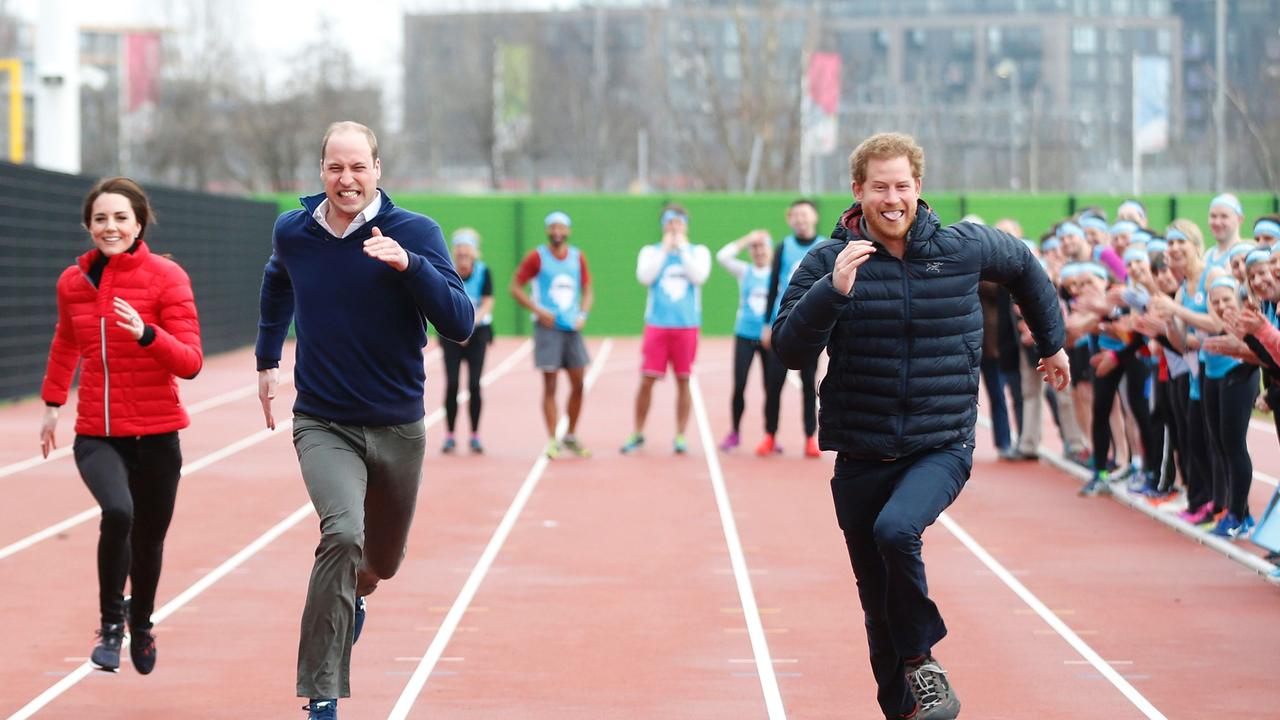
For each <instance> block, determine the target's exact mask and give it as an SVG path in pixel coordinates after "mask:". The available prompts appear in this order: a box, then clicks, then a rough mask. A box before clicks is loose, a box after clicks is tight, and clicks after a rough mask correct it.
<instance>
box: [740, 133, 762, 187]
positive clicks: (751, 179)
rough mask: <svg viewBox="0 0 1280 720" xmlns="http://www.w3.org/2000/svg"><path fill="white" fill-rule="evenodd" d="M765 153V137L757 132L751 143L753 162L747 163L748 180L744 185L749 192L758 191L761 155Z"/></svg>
mask: <svg viewBox="0 0 1280 720" xmlns="http://www.w3.org/2000/svg"><path fill="white" fill-rule="evenodd" d="M763 154H764V138H762V137H760V133H756V139H755V141H753V142H752V143H751V163H750V164H749V165H747V181H746V183H745V184H744V187H743V190H745V191H746V192H748V193H753V192H755V191H756V180H757V179H759V177H760V156H761V155H763Z"/></svg>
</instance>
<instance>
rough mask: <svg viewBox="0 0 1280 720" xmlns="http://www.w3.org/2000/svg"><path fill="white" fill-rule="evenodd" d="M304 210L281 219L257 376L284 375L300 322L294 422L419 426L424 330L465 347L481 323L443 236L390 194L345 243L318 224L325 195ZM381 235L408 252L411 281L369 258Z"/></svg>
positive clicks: (264, 301) (265, 284)
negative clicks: (284, 354) (368, 246)
mask: <svg viewBox="0 0 1280 720" xmlns="http://www.w3.org/2000/svg"><path fill="white" fill-rule="evenodd" d="M379 192H381V190H380V191H379ZM301 200H302V209H300V210H292V211H289V212H287V213H284V214H283V215H281V216H280V217H279V218H277V219H276V225H275V229H274V231H273V232H272V237H271V250H272V252H271V259H270V260H268V261H267V266H266V270H265V271H264V272H263V276H262V296H261V303H260V317H259V320H258V344H257V349H256V354H257V356H258V369H259V370H262V369H265V368H271V367H277V366H279V364H280V352H281V348H282V346H283V345H284V340H285V336H286V335H287V334H288V332H289V323H290V321H293V322H294V323H295V330H296V333H297V340H298V344H297V350H296V355H297V361H296V363H295V365H294V385H295V386H296V387H297V389H298V399H297V401H296V402H295V403H294V405H293V409H294V412H301V413H306V414H308V415H315V416H317V417H321V418H325V419H326V420H332V421H335V422H340V423H344V424H350V425H371V426H380V425H400V424H403V423H409V422H415V421H417V420H420V419H422V417H423V415H424V414H425V412H424V410H423V402H422V393H423V384H424V383H425V381H426V373H425V371H424V369H423V359H422V348H423V347H424V346H425V345H426V344H427V332H426V323H428V322H429V323H431V324H432V325H434V326H435V328H436V331H437V332H439V333H440V334H441V335H442V336H444V337H446V338H449V339H450V340H457V341H462V340H466V339H467V338H468V337H469V336H470V335H471V329H472V324H473V322H474V321H475V309H474V307H473V306H472V304H471V299H470V298H468V297H467V291H466V288H465V287H464V286H463V284H462V279H461V278H459V277H458V273H457V272H456V271H455V270H454V269H453V262H452V261H451V260H450V259H449V252H448V250H447V249H446V247H445V243H444V235H443V234H442V233H441V232H440V226H439V225H437V224H436V222H435V221H434V220H432V219H431V218H429V217H426V216H425V215H419V214H418V213H414V212H409V211H407V210H402V209H400V208H398V207H396V206H395V205H394V204H393V203H392V202H391V198H389V197H387V195H386V193H383V195H382V207H381V209H380V210H379V211H378V214H377V215H376V216H374V217H373V219H372V220H370V221H369V222H367V223H365V224H364V225H363V226H361V227H360V228H359V229H358V230H356V231H355V232H354V233H352V234H351V235H350V236H348V237H346V238H343V239H338V238H335V237H334V236H333V235H330V234H329V233H328V232H326V231H325V230H324V228H322V227H321V226H320V224H319V223H317V222H316V221H315V219H314V218H313V217H312V214H313V213H314V212H315V209H316V208H317V207H319V206H320V203H321V201H323V200H324V195H323V194H320V195H313V196H310V197H304V198H302V199H301ZM375 226H376V227H377V228H378V229H379V230H380V231H381V232H382V234H383V235H386V236H387V237H390V238H392V239H393V240H395V241H396V242H398V243H399V244H400V245H401V247H403V248H404V249H405V251H406V252H408V254H409V267H408V268H407V269H406V270H405V271H404V272H397V271H396V270H395V269H394V268H392V267H391V266H389V265H387V264H386V263H384V262H382V261H380V260H375V259H373V258H371V257H369V256H367V255H365V254H364V249H363V247H364V241H365V240H367V239H369V237H370V236H372V234H373V228H374V227H375Z"/></svg>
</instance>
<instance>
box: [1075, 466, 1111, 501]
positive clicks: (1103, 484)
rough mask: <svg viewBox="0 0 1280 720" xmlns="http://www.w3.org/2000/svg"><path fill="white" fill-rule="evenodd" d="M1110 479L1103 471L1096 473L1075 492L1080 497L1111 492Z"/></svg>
mask: <svg viewBox="0 0 1280 720" xmlns="http://www.w3.org/2000/svg"><path fill="white" fill-rule="evenodd" d="M1109 481H1110V479H1109V478H1108V477H1107V474H1106V473H1105V472H1103V473H1097V474H1096V475H1094V476H1093V478H1092V479H1091V480H1089V482H1087V483H1085V484H1084V486H1082V487H1081V488H1080V491H1079V492H1078V493H1077V494H1078V495H1079V496H1080V497H1094V496H1095V495H1107V494H1109V493H1110V492H1111V485H1109V484H1108V483H1109Z"/></svg>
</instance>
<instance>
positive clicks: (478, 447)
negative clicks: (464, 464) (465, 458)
mask: <svg viewBox="0 0 1280 720" xmlns="http://www.w3.org/2000/svg"><path fill="white" fill-rule="evenodd" d="M471 452H472V453H473V454H475V455H483V454H484V443H482V442H480V438H479V437H477V436H475V435H472V436H471Z"/></svg>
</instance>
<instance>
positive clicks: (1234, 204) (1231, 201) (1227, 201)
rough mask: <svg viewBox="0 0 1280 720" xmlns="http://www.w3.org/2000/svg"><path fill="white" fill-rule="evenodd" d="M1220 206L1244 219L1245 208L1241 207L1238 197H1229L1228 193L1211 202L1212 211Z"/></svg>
mask: <svg viewBox="0 0 1280 720" xmlns="http://www.w3.org/2000/svg"><path fill="white" fill-rule="evenodd" d="M1219 206H1221V207H1224V208H1226V209H1228V210H1230V211H1232V212H1234V213H1235V214H1237V215H1239V216H1240V217H1244V208H1243V207H1241V206H1240V201H1239V200H1237V199H1236V196H1234V195H1228V194H1226V193H1223V194H1221V195H1219V196H1218V197H1216V198H1214V199H1213V200H1211V201H1209V209H1210V210H1212V209H1213V208H1215V207H1219Z"/></svg>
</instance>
